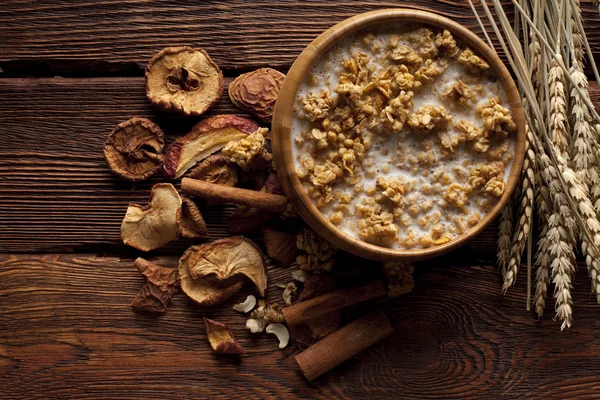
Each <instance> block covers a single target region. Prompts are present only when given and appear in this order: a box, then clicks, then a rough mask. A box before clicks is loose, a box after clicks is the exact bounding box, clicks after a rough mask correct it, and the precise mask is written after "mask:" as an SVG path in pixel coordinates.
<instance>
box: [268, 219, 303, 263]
mask: <svg viewBox="0 0 600 400" xmlns="http://www.w3.org/2000/svg"><path fill="white" fill-rule="evenodd" d="M262 235H263V241H264V242H265V247H266V249H267V255H268V256H269V257H271V258H272V259H274V260H275V261H277V262H278V263H279V264H281V265H283V266H287V265H290V264H291V263H292V262H293V261H294V260H295V259H296V256H297V255H298V247H297V246H296V235H295V234H293V233H288V232H282V231H278V230H276V229H273V228H270V227H267V226H265V227H263V228H262Z"/></svg>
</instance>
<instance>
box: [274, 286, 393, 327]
mask: <svg viewBox="0 0 600 400" xmlns="http://www.w3.org/2000/svg"><path fill="white" fill-rule="evenodd" d="M384 294H385V287H384V286H383V282H381V281H380V280H376V281H372V282H369V283H367V284H366V285H362V286H357V287H353V288H345V289H339V290H335V291H333V292H330V293H326V294H324V295H322V296H318V297H315V298H313V299H310V300H306V301H303V302H301V303H298V304H294V305H293V306H290V307H286V308H284V309H283V310H282V312H283V316H284V317H285V321H286V322H287V324H288V325H295V324H299V323H302V322H304V321H308V320H310V319H313V318H318V317H320V316H322V315H325V314H329V313H331V312H333V311H337V310H341V309H342V308H345V307H348V306H351V305H354V304H358V303H362V302H363V301H367V300H371V299H374V298H376V297H381V296H383V295H384Z"/></svg>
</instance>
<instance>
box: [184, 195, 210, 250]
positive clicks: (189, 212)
mask: <svg viewBox="0 0 600 400" xmlns="http://www.w3.org/2000/svg"><path fill="white" fill-rule="evenodd" d="M181 201H182V205H181V221H180V225H179V234H180V235H181V236H183V237H184V238H188V239H206V238H207V237H208V229H207V228H206V222H204V218H203V217H202V213H200V209H199V208H198V206H197V205H196V203H194V200H192V199H190V198H189V197H188V196H181Z"/></svg>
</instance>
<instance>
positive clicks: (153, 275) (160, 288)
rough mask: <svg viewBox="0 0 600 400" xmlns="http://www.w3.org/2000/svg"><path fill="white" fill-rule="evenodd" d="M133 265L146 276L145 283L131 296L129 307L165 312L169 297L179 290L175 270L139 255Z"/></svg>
mask: <svg viewBox="0 0 600 400" xmlns="http://www.w3.org/2000/svg"><path fill="white" fill-rule="evenodd" d="M133 265H135V267H136V268H137V269H138V271H140V274H142V275H143V276H144V277H145V278H146V283H144V286H142V288H141V289H140V291H139V292H138V293H137V294H136V295H135V297H134V298H133V301H132V302H131V307H133V308H135V309H138V310H142V311H149V312H157V313H162V312H165V310H166V309H167V305H168V304H169V302H170V301H171V298H172V297H173V295H174V294H175V293H177V292H178V291H179V277H178V276H177V270H176V269H173V268H165V267H161V266H160V265H156V264H154V263H151V262H149V261H147V260H144V259H143V258H141V257H138V258H137V259H136V260H135V261H134V262H133Z"/></svg>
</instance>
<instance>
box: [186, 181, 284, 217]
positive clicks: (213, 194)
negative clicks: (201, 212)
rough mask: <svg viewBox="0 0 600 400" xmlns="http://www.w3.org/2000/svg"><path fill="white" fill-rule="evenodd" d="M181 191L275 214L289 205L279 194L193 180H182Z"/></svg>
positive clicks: (281, 211)
mask: <svg viewBox="0 0 600 400" xmlns="http://www.w3.org/2000/svg"><path fill="white" fill-rule="evenodd" d="M181 191H182V192H184V193H187V194H191V195H194V196H198V197H202V198H204V199H208V200H213V201H216V202H219V203H234V204H240V205H243V206H250V207H254V208H258V209H260V210H265V211H271V212H274V213H283V212H284V211H285V210H286V204H287V198H286V197H285V196H280V195H278V194H271V193H266V192H257V191H255V190H248V189H241V188H235V187H229V186H224V185H217V184H214V183H210V182H204V181H201V180H198V179H191V178H183V179H182V180H181Z"/></svg>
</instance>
